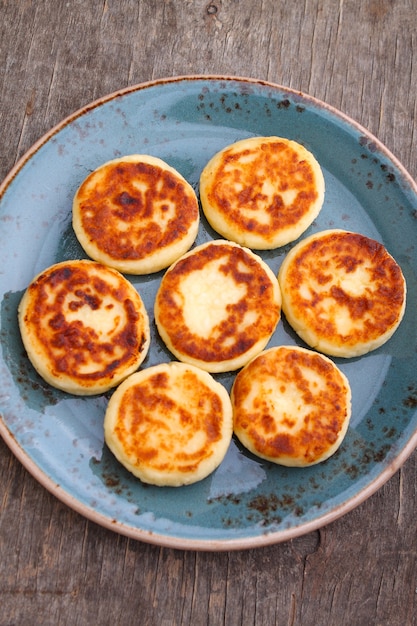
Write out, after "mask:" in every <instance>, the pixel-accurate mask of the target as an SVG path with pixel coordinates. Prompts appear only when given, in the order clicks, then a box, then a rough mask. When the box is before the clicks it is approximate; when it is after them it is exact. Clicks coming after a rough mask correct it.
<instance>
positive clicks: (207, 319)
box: [155, 240, 281, 372]
mask: <svg viewBox="0 0 417 626" xmlns="http://www.w3.org/2000/svg"><path fill="white" fill-rule="evenodd" d="M280 313H281V294H280V291H279V285H278V280H277V278H276V276H275V275H274V274H273V272H272V270H271V269H270V268H269V267H268V265H267V264H266V263H265V262H264V261H263V260H262V259H261V258H260V257H259V256H257V255H255V254H254V253H253V252H251V251H250V250H247V249H245V248H242V247H241V246H239V245H238V244H235V243H233V242H230V241H224V240H216V241H211V242H209V243H205V244H202V245H200V246H198V247H196V248H194V250H192V251H190V252H188V253H187V254H185V255H184V256H183V257H181V259H179V260H178V261H177V262H176V263H174V264H173V265H172V266H171V267H170V268H169V269H168V270H167V272H166V273H165V275H164V277H163V278H162V281H161V284H160V287H159V290H158V292H157V295H156V300H155V321H156V325H157V328H158V331H159V334H160V336H161V338H162V340H163V341H164V342H165V344H166V346H167V348H168V349H169V350H170V351H171V352H172V353H173V354H174V355H175V356H176V357H177V358H178V359H179V360H180V361H184V362H187V363H191V364H193V365H196V366H198V367H201V368H202V369H204V370H207V371H209V372H226V371H232V370H235V369H238V368H239V367H242V366H243V365H245V363H247V362H248V361H249V360H250V359H251V358H252V357H254V356H255V355H256V354H258V353H259V352H260V351H261V350H262V349H263V348H264V347H265V346H266V344H267V342H268V341H269V339H270V338H271V335H272V333H273V332H274V330H275V327H276V325H277V324H278V321H279V319H280Z"/></svg>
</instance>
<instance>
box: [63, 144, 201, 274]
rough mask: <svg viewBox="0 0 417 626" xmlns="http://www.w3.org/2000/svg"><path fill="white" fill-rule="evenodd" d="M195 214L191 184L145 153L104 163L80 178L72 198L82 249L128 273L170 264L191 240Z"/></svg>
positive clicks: (195, 199) (196, 218) (147, 271)
mask: <svg viewBox="0 0 417 626" xmlns="http://www.w3.org/2000/svg"><path fill="white" fill-rule="evenodd" d="M199 218H200V216H199V207H198V200H197V196H196V194H195V192H194V190H193V188H192V187H191V185H190V184H189V183H188V182H187V181H186V180H185V179H184V178H183V177H182V176H181V174H180V173H179V172H177V171H176V170H175V169H174V168H172V167H171V166H170V165H168V164H167V163H165V162H164V161H162V160H161V159H158V158H156V157H152V156H149V155H141V154H135V155H129V156H124V157H121V158H119V159H114V160H113V161H109V162H107V163H105V164H104V165H102V166H101V167H99V168H98V169H96V170H95V171H94V172H92V174H90V175H89V176H88V177H87V178H86V179H85V181H84V182H83V183H82V184H81V186H80V188H79V189H78V191H77V192H76V194H75V197H74V201H73V228H74V231H75V234H76V236H77V238H78V240H79V242H80V244H81V245H82V247H83V248H84V250H85V251H86V252H87V254H88V255H89V256H90V257H91V258H92V259H95V260H96V261H100V262H101V263H104V265H108V266H110V267H114V268H116V269H117V270H119V271H120V272H124V273H127V274H148V273H153V272H157V271H159V270H161V269H164V268H166V267H168V266H169V265H171V263H173V262H174V261H175V260H176V259H177V258H179V257H180V256H181V255H182V254H184V253H185V252H187V250H189V248H190V247H191V245H192V244H193V243H194V240H195V238H196V236H197V232H198V225H199Z"/></svg>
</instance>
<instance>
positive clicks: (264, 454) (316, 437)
mask: <svg viewBox="0 0 417 626" xmlns="http://www.w3.org/2000/svg"><path fill="white" fill-rule="evenodd" d="M231 399H232V405H233V423H234V432H235V434H236V436H237V437H238V439H239V440H240V442H241V443H242V444H243V445H244V446H245V447H246V448H247V449H248V450H249V451H250V452H252V453H253V454H255V455H257V456H259V457H261V458H263V459H266V460H268V461H271V462H272V463H277V464H279V465H287V466H294V467H306V466H309V465H315V464H316V463H320V462H322V461H324V460H326V459H327V458H329V457H330V456H331V455H332V454H334V452H336V450H337V449H338V448H339V446H340V444H341V443H342V441H343V438H344V436H345V434H346V431H347V428H348V425H349V420H350V416H351V390H350V386H349V381H348V379H347V378H346V376H345V375H344V374H343V373H342V372H341V371H340V370H339V369H338V368H337V367H336V365H335V364H334V363H333V362H332V361H331V360H330V359H329V358H328V357H326V356H324V355H322V354H319V353H317V352H313V351H312V350H307V349H306V348H300V347H294V346H280V347H276V348H270V349H269V350H265V351H264V352H262V353H261V354H260V355H258V356H257V357H256V358H255V359H253V361H251V362H250V363H249V364H248V365H247V366H246V367H244V368H243V369H242V370H241V371H240V372H239V373H238V374H237V376H236V378H235V382H234V384H233V388H232V392H231Z"/></svg>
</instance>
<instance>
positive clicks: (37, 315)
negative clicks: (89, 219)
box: [18, 260, 150, 395]
mask: <svg viewBox="0 0 417 626" xmlns="http://www.w3.org/2000/svg"><path fill="white" fill-rule="evenodd" d="M18 318H19V327H20V332H21V336H22V340H23V344H24V346H25V348H26V351H27V354H28V356H29V359H30V361H31V362H32V364H33V366H34V367H35V369H36V370H37V371H38V373H39V374H40V375H41V376H42V377H43V378H44V379H45V380H46V381H47V382H48V383H49V384H50V385H53V386H54V387H57V388H58V389H62V390H63V391H67V392H68V393H72V394H76V395H92V394H97V393H103V392H105V391H107V390H108V389H110V388H111V387H114V386H115V385H117V384H118V383H119V382H120V381H121V380H123V378H125V377H126V376H128V375H129V374H131V373H132V372H134V371H135V370H136V369H137V368H138V367H139V365H140V364H141V363H142V361H143V359H144V358H145V356H146V353H147V351H148V348H149V342H150V330H149V320H148V315H147V313H146V310H145V307H144V305H143V303H142V299H141V297H140V296H139V294H138V292H137V291H136V290H135V289H134V287H133V286H132V285H131V283H130V282H129V281H128V280H127V279H126V278H124V276H122V274H120V273H119V272H118V271H116V270H114V269H111V268H108V267H105V266H104V265H101V264H99V263H96V262H95V261H89V260H82V261H80V260H78V261H64V262H62V263H57V264H56V265H53V266H51V267H49V268H48V269H46V270H44V271H43V272H42V273H40V274H39V275H38V276H37V277H36V278H34V279H33V281H32V282H31V284H30V285H29V286H28V288H27V290H26V292H25V293H24V295H23V298H22V300H21V302H20V305H19V311H18Z"/></svg>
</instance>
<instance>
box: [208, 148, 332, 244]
mask: <svg viewBox="0 0 417 626" xmlns="http://www.w3.org/2000/svg"><path fill="white" fill-rule="evenodd" d="M200 198H201V204H202V208H203V211H204V213H205V215H206V217H207V219H208V221H209V222H210V224H211V225H212V226H213V228H214V229H215V230H217V232H219V233H220V234H221V235H222V236H223V237H226V238H227V239H230V240H232V241H236V242H237V243H239V244H241V245H244V246H247V247H249V248H254V249H272V248H277V247H278V246H283V245H285V244H287V243H289V242H290V241H294V240H295V239H297V237H299V236H300V235H301V234H302V233H303V232H304V231H305V230H306V228H307V227H308V226H309V225H310V224H311V222H312V221H313V220H314V218H315V217H317V215H318V213H319V211H320V209H321V207H322V204H323V199H324V178H323V174H322V171H321V168H320V166H319V164H318V162H317V161H316V159H315V158H314V156H313V155H312V154H311V153H310V152H308V151H307V150H306V149H305V148H304V147H303V146H302V145H300V144H299V143H297V142H295V141H291V140H289V139H285V138H281V137H251V138H249V139H244V140H241V141H238V142H236V143H234V144H232V145H231V146H227V147H226V148H224V149H223V150H221V151H220V152H219V153H217V154H216V155H215V156H214V157H213V158H212V159H211V160H210V161H209V163H208V164H207V165H206V166H205V168H204V170H203V172H202V174H201V177H200Z"/></svg>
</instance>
